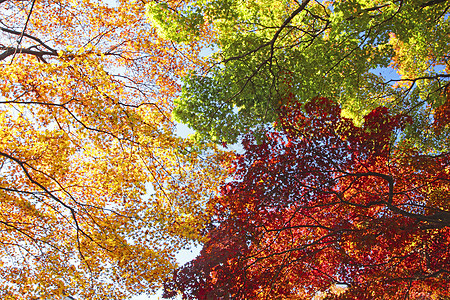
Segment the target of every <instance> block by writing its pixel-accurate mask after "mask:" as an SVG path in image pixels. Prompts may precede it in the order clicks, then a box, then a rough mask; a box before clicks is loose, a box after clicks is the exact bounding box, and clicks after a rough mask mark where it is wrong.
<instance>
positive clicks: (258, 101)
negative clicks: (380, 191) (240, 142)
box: [149, 0, 450, 151]
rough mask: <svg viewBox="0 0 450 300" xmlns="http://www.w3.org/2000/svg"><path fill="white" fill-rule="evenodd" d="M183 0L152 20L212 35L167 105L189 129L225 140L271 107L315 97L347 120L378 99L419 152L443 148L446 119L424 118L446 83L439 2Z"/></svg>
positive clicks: (443, 12)
mask: <svg viewBox="0 0 450 300" xmlns="http://www.w3.org/2000/svg"><path fill="white" fill-rule="evenodd" d="M160 7H161V6H160ZM190 7H191V8H190V11H187V10H183V8H182V7H181V8H177V9H173V8H171V7H170V6H169V7H168V8H167V9H166V18H165V19H164V18H160V20H163V22H161V23H158V26H159V29H160V31H161V32H163V33H164V32H166V33H167V32H169V33H170V32H172V35H173V32H175V31H176V30H178V31H180V30H182V25H183V26H185V27H186V26H188V25H186V24H193V25H192V26H190V27H189V26H188V27H189V28H190V29H189V30H190V31H191V32H192V31H193V30H194V31H195V28H201V30H200V31H197V35H200V36H202V35H205V34H206V35H208V36H214V37H215V39H213V40H211V43H212V44H214V45H215V46H217V47H218V48H219V50H218V51H217V52H216V53H215V54H214V57H213V58H214V61H213V63H212V65H211V67H210V69H208V72H204V73H198V72H196V73H191V74H190V75H189V76H187V77H185V79H184V84H185V85H184V89H183V93H182V96H181V97H180V98H179V99H178V100H177V102H176V105H177V107H176V109H175V111H174V115H175V118H176V119H178V120H180V121H182V122H184V123H186V124H188V125H189V126H191V127H192V128H194V129H195V130H196V131H197V132H198V135H199V137H201V138H207V139H212V140H214V141H218V142H221V141H230V142H235V141H236V140H237V138H238V136H239V135H241V134H242V133H243V132H246V131H247V130H249V129H251V128H255V127H256V128H258V127H260V128H261V127H264V125H265V124H270V123H272V122H273V121H274V120H275V119H276V118H277V116H278V115H279V107H280V106H281V105H285V104H287V103H288V102H289V101H292V100H294V99H295V100H297V101H300V102H302V103H305V102H307V101H309V100H310V99H312V98H313V97H316V96H324V97H330V98H332V99H335V100H336V101H337V102H338V103H339V104H340V105H341V107H342V108H343V115H345V116H347V117H350V118H352V119H353V120H354V121H355V123H356V124H361V123H362V121H363V117H364V116H365V115H366V114H367V113H369V112H370V111H371V110H372V109H374V108H375V107H378V106H380V105H384V106H387V107H389V108H391V109H392V111H395V112H399V113H408V114H410V115H411V116H413V118H414V120H415V122H414V123H413V124H411V125H410V127H409V129H408V130H407V131H406V133H405V137H404V138H408V139H412V140H413V141H414V143H416V144H417V145H419V146H421V147H422V149H427V151H434V150H436V151H440V150H445V149H448V145H449V144H450V143H449V130H448V126H445V125H444V126H440V128H439V130H437V132H439V134H436V130H435V129H436V126H433V124H434V123H433V122H434V114H435V111H436V109H437V108H438V107H440V106H442V105H444V104H445V103H446V101H447V97H446V93H447V90H448V87H449V78H450V75H449V73H448V70H449V64H448V62H447V61H448V57H449V52H450V51H449V47H450V46H449V45H450V43H449V42H448V41H449V34H450V26H449V25H450V24H449V18H448V13H447V12H448V9H449V3H448V1H443V0H433V1H426V0H408V1H376V0H356V1H340V0H338V1H310V0H305V1H303V2H299V1H286V0H280V1H272V0H270V1H264V0H262V1H237V0H228V1H214V0H213V1H193V3H191V5H190ZM192 7H194V8H195V9H194V8H192ZM193 10H195V12H196V13H195V14H192V13H190V12H191V11H193ZM163 11H164V10H163V8H161V9H160V10H158V14H159V15H161V14H162V12H163ZM169 11H170V14H169V13H168V12H169ZM200 12H201V13H202V14H203V18H202V19H200V18H199V14H200ZM149 13H150V14H151V15H154V14H155V10H152V9H149ZM174 16H177V17H174ZM180 16H183V18H181V17H180ZM189 16H192V17H189ZM186 18H188V19H189V18H190V20H191V21H190V22H186ZM164 20H165V21H166V23H164ZM178 20H180V21H178ZM181 20H182V21H183V23H181ZM200 20H203V24H200V25H199V22H200ZM177 22H178V23H177ZM164 24H166V25H164ZM169 24H170V25H169ZM174 24H175V25H174ZM176 24H179V25H176ZM166 35H167V36H168V37H170V36H171V35H170V34H166ZM190 36H191V40H194V39H195V36H196V35H195V34H190ZM383 70H384V72H382V71H383ZM386 70H390V72H392V73H393V74H395V72H397V73H398V74H395V76H389V74H388V75H386V74H387V72H386ZM381 73H383V74H381ZM434 125H435V124H434ZM433 149H434V150H433Z"/></svg>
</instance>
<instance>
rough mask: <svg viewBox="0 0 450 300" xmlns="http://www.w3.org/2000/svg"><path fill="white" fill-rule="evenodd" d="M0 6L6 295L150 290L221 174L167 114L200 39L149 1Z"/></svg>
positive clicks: (195, 225) (213, 156)
mask: <svg viewBox="0 0 450 300" xmlns="http://www.w3.org/2000/svg"><path fill="white" fill-rule="evenodd" d="M0 7H1V9H0V73H1V74H2V75H1V78H0V174H1V177H0V211H1V212H0V257H1V258H0V297H1V298H2V299H38V298H39V299H57V298H60V297H62V296H63V295H66V296H71V297H74V298H76V299H77V298H80V299H105V298H108V299H123V298H125V297H127V296H129V295H132V294H139V293H144V292H153V291H154V290H155V289H156V288H157V287H158V286H160V284H161V281H162V278H164V276H166V275H167V274H169V272H170V270H171V269H172V268H174V267H175V259H174V255H175V253H176V252H177V251H178V250H179V249H181V248H182V247H185V246H186V244H187V243H188V242H189V241H196V240H199V239H200V240H201V237H200V236H199V235H198V234H197V231H198V229H199V228H202V227H203V226H204V223H205V222H206V221H207V220H208V218H209V214H208V207H210V206H211V205H212V204H211V203H210V200H211V199H212V196H213V195H214V194H215V191H216V185H217V182H220V181H221V178H223V176H224V174H223V170H222V167H221V166H222V164H223V163H224V161H225V159H226V155H225V154H224V153H221V152H220V151H216V152H215V153H214V152H212V150H208V149H213V150H214V148H208V145H204V146H202V145H196V144H194V143H193V142H191V141H189V140H183V139H181V138H179V137H177V136H176V135H175V133H174V129H175V128H174V124H173V122H172V120H171V117H170V114H171V110H172V106H173V105H172V99H173V97H175V96H176V95H177V94H178V92H179V90H180V89H179V85H178V83H177V80H178V79H177V78H179V76H181V75H183V74H186V72H187V70H192V69H193V68H195V67H197V66H201V65H202V61H201V60H200V59H196V57H197V56H196V55H197V53H198V50H199V47H200V46H199V43H197V44H196V43H191V44H190V45H189V46H175V45H173V44H172V43H171V42H167V41H164V40H162V39H160V38H159V37H158V36H157V34H156V33H155V30H154V29H152V27H151V26H149V24H148V23H146V22H145V16H144V15H143V13H142V11H143V4H142V3H141V2H135V3H131V2H129V1H122V2H120V3H119V5H118V6H117V7H111V6H108V5H107V4H106V3H104V2H103V1H89V0H86V1H65V0H63V1H52V0H32V1H8V0H2V1H0Z"/></svg>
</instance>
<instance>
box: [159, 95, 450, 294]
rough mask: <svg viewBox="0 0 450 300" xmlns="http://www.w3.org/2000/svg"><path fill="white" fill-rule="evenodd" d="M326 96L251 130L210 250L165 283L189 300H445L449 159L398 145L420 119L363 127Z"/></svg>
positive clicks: (390, 118)
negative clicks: (397, 138)
mask: <svg viewBox="0 0 450 300" xmlns="http://www.w3.org/2000/svg"><path fill="white" fill-rule="evenodd" d="M340 115H341V109H340V108H339V106H338V105H337V104H336V103H333V102H332V101H330V100H328V99H326V98H316V99H314V100H313V101H311V102H309V103H307V104H306V105H305V107H304V110H303V109H302V107H301V105H300V104H297V106H294V107H292V106H291V107H289V108H288V109H286V110H283V116H282V118H281V121H280V124H279V125H280V127H281V128H282V130H281V131H275V130H273V131H271V132H270V133H268V134H267V137H266V139H265V140H264V141H263V142H260V143H258V142H257V141H256V140H255V139H254V137H252V136H251V135H248V136H247V137H246V138H245V139H244V142H243V144H244V148H245V152H244V153H243V154H242V155H238V156H237V158H236V160H235V166H234V169H233V174H234V179H233V180H232V181H231V182H229V183H227V184H226V185H224V187H223V189H222V193H221V196H220V197H219V199H218V204H217V206H216V218H215V219H214V223H213V224H212V225H211V227H210V228H209V230H208V237H209V239H208V241H207V243H206V244H205V245H204V247H203V249H202V251H201V253H200V255H199V256H198V257H197V258H196V259H194V260H193V261H191V262H189V263H188V264H186V265H185V266H183V267H181V268H180V269H178V270H177V271H176V272H175V273H174V275H173V278H172V279H171V280H169V281H168V282H167V283H166V290H165V291H166V293H165V296H166V297H171V296H173V295H175V294H177V291H181V293H182V294H183V296H184V297H186V298H187V299H317V298H316V297H319V296H320V297H322V299H324V298H325V299H410V298H411V299H419V298H420V297H422V298H420V299H446V298H445V297H449V296H450V295H449V291H450V256H449V254H450V231H449V228H450V212H449V211H450V207H449V205H450V201H449V196H450V184H449V183H450V170H449V165H450V156H449V154H448V153H447V154H441V155H436V156H432V155H423V154H421V153H420V151H418V150H417V149H413V148H412V147H411V145H407V144H406V142H405V144H395V143H393V140H392V138H391V136H392V135H398V134H400V133H401V132H402V131H403V129H404V128H405V126H406V125H407V124H408V123H410V122H411V121H412V120H411V118H410V117H409V116H406V115H399V114H396V115H393V114H391V112H390V111H389V110H388V109H387V108H384V107H380V108H377V109H375V110H374V111H372V112H371V113H369V114H368V115H367V116H366V117H365V120H364V125H363V126H362V127H356V126H355V125H354V124H353V122H352V120H350V119H347V118H343V117H341V116H340Z"/></svg>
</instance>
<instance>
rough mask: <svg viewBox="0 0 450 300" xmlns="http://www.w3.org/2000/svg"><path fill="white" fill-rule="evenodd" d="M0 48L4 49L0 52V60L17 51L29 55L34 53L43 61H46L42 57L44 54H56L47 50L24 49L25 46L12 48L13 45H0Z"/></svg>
mask: <svg viewBox="0 0 450 300" xmlns="http://www.w3.org/2000/svg"><path fill="white" fill-rule="evenodd" d="M0 50H5V51H4V52H3V53H2V54H0V61H2V60H4V59H5V58H7V57H8V56H11V55H15V54H17V53H23V54H29V55H34V56H36V57H37V58H38V59H39V60H41V61H43V62H45V63H46V61H45V59H44V57H43V56H44V55H47V56H57V54H56V53H54V52H49V51H35V50H30V49H25V48H14V47H1V48H0Z"/></svg>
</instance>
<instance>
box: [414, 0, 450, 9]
mask: <svg viewBox="0 0 450 300" xmlns="http://www.w3.org/2000/svg"><path fill="white" fill-rule="evenodd" d="M447 1H448V0H431V1H428V2H425V3H422V4H421V5H420V7H422V8H423V7H427V6H432V5H436V4H439V3H444V2H447Z"/></svg>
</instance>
